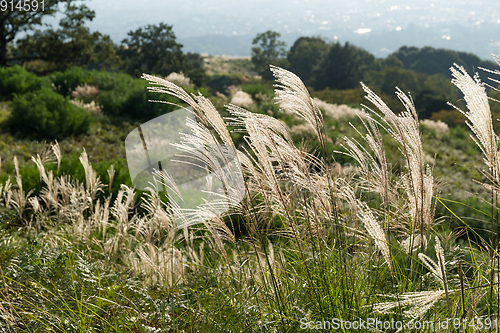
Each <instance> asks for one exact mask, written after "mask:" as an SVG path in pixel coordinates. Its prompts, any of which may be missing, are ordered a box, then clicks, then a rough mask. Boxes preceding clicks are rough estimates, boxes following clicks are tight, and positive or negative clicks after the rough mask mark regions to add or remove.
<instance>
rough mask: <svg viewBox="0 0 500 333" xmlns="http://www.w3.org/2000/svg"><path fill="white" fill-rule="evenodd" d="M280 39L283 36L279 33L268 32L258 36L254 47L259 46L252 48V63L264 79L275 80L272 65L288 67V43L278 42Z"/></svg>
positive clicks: (254, 41)
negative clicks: (271, 69)
mask: <svg viewBox="0 0 500 333" xmlns="http://www.w3.org/2000/svg"><path fill="white" fill-rule="evenodd" d="M279 37H281V35H280V34H279V33H278V32H276V31H271V30H268V31H266V32H264V33H261V34H258V35H257V37H255V38H254V40H253V42H252V45H259V46H255V47H252V63H253V65H254V66H255V70H256V71H257V73H259V75H261V76H262V77H263V78H264V79H268V80H271V79H273V75H272V73H271V71H270V70H269V65H270V64H272V65H275V66H279V67H284V68H286V67H288V61H287V59H286V56H287V52H286V43H285V42H283V41H280V40H278V38H279Z"/></svg>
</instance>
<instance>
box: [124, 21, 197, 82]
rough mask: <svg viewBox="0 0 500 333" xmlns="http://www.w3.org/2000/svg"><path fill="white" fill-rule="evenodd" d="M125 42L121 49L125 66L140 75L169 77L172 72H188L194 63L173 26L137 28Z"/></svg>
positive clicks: (162, 25)
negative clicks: (178, 41) (176, 39)
mask: <svg viewBox="0 0 500 333" xmlns="http://www.w3.org/2000/svg"><path fill="white" fill-rule="evenodd" d="M127 35H128V36H129V37H128V38H125V39H124V40H123V41H122V45H123V46H122V47H121V49H120V51H119V54H120V55H121V57H122V59H123V60H124V69H125V71H127V72H128V73H129V74H131V75H134V76H140V75H141V74H142V73H151V74H159V75H163V76H167V75H168V74H170V73H172V72H184V74H187V73H185V71H186V70H189V69H190V68H191V66H190V65H189V61H188V59H187V57H186V55H185V54H183V53H182V50H181V49H182V44H179V43H177V42H176V41H175V34H174V32H173V31H172V26H171V25H167V24H165V23H160V24H159V25H147V26H146V27H145V28H139V29H137V30H135V31H129V32H128V33H127Z"/></svg>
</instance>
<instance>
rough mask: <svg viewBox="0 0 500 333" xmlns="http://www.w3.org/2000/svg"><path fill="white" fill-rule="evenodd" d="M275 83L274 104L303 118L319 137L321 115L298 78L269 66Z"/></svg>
mask: <svg viewBox="0 0 500 333" xmlns="http://www.w3.org/2000/svg"><path fill="white" fill-rule="evenodd" d="M270 67H271V71H272V72H273V75H274V77H275V78H276V81H277V82H278V83H277V84H275V85H274V86H275V87H276V89H275V100H276V103H277V104H278V105H279V106H280V107H281V108H282V109H283V110H285V111H287V112H290V113H295V114H297V115H298V116H300V117H301V118H303V119H304V120H305V121H306V122H307V123H308V124H309V125H311V127H312V128H313V130H314V132H315V133H316V135H317V136H318V138H319V137H321V128H322V126H323V115H322V114H321V111H320V109H319V107H318V106H317V105H316V102H315V101H314V100H313V99H312V98H311V96H309V92H308V91H307V88H306V86H305V85H304V83H303V82H302V81H301V80H300V78H299V77H298V76H297V75H295V74H293V73H292V72H289V71H287V70H285V69H283V68H279V67H276V66H273V65H270Z"/></svg>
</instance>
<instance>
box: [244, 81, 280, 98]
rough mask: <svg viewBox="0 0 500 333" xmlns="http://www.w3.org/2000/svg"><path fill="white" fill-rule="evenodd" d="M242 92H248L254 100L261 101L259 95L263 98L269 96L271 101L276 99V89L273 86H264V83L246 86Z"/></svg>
mask: <svg viewBox="0 0 500 333" xmlns="http://www.w3.org/2000/svg"><path fill="white" fill-rule="evenodd" d="M241 90H243V91H244V92H246V93H247V94H250V95H252V98H253V99H259V94H260V95H261V98H260V99H262V96H264V95H265V96H267V97H269V98H270V99H271V98H273V97H274V88H273V86H272V85H271V84H263V83H254V84H245V85H243V86H242V87H241Z"/></svg>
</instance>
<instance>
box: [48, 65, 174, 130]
mask: <svg viewBox="0 0 500 333" xmlns="http://www.w3.org/2000/svg"><path fill="white" fill-rule="evenodd" d="M51 79H52V82H53V83H54V85H55V86H56V90H57V91H58V92H59V93H60V94H61V95H63V96H68V95H69V94H70V93H71V91H73V90H74V89H75V88H76V87H78V86H79V85H82V84H84V83H86V84H88V85H95V86H97V88H98V89H99V94H98V95H97V96H96V97H95V98H94V99H95V101H96V102H97V104H99V105H101V106H102V111H103V113H104V114H105V115H107V116H110V117H117V118H122V119H131V120H140V121H144V120H148V119H151V118H155V117H157V116H159V115H162V114H164V113H166V112H169V111H172V110H173V109H174V108H175V107H174V106H172V105H168V104H160V103H151V102H148V100H164V101H169V102H177V99H175V98H173V97H171V96H169V95H165V94H152V93H150V92H148V90H147V87H148V83H147V82H146V81H145V80H142V79H135V78H133V77H132V76H130V75H128V74H125V73H116V72H106V71H98V70H92V71H89V70H84V69H81V68H76V67H73V68H69V69H68V70H66V71H65V72H57V73H54V74H53V75H52V76H51Z"/></svg>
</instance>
